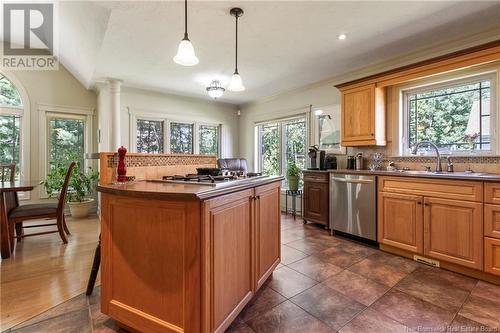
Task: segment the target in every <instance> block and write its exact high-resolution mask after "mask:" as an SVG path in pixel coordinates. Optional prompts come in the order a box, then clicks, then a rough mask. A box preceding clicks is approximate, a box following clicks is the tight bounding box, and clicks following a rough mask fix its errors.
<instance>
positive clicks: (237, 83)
mask: <svg viewBox="0 0 500 333" xmlns="http://www.w3.org/2000/svg"><path fill="white" fill-rule="evenodd" d="M227 90H230V91H244V90H245V86H244V85H243V80H242V79H241V76H240V74H238V73H234V74H233V76H231V81H230V82H229V86H228V87H227Z"/></svg>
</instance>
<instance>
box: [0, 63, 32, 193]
mask: <svg viewBox="0 0 500 333" xmlns="http://www.w3.org/2000/svg"><path fill="white" fill-rule="evenodd" d="M1 73H2V75H4V76H5V77H6V78H7V79H8V80H9V81H10V82H11V83H12V84H13V85H14V87H16V89H17V92H18V93H19V96H20V97H21V103H22V107H12V106H0V114H4V115H16V116H17V115H18V116H20V117H21V152H20V155H21V156H20V160H21V169H20V170H19V172H20V178H21V179H22V180H30V125H31V120H30V109H31V102H30V99H29V96H28V93H27V91H26V89H24V86H23V85H22V84H21V82H20V81H19V80H18V79H17V78H16V77H15V76H14V75H12V74H10V73H5V72H1ZM18 197H19V200H29V199H30V198H31V192H19V193H18Z"/></svg>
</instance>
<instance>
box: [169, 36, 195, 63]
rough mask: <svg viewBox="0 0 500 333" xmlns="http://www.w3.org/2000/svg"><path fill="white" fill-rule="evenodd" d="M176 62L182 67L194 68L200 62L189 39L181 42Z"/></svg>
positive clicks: (175, 58)
mask: <svg viewBox="0 0 500 333" xmlns="http://www.w3.org/2000/svg"><path fill="white" fill-rule="evenodd" d="M174 61H175V62H176V63H177V64H179V65H182V66H194V65H197V64H198V63H199V62H200V61H199V60H198V58H197V57H196V55H195V54H194V47H193V44H191V41H190V40H189V39H183V40H181V43H180V44H179V48H178V50H177V54H176V55H175V57H174Z"/></svg>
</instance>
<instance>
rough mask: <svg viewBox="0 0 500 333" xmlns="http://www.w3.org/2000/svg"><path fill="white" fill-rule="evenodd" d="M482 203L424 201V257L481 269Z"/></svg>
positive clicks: (433, 199) (445, 200) (428, 199)
mask: <svg viewBox="0 0 500 333" xmlns="http://www.w3.org/2000/svg"><path fill="white" fill-rule="evenodd" d="M482 206H483V205H482V203H478V202H466V201H457V200H447V199H436V198H425V200H424V254H425V255H428V256H429V257H433V258H436V259H441V260H444V261H448V262H451V263H455V264H459V265H463V266H467V267H471V268H476V269H482V267H483V218H482V208H483V207H482Z"/></svg>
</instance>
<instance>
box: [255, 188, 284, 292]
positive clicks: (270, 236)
mask: <svg viewBox="0 0 500 333" xmlns="http://www.w3.org/2000/svg"><path fill="white" fill-rule="evenodd" d="M280 215H281V212H280V186H279V183H273V184H269V185H264V186H260V187H256V188H255V251H256V255H255V260H256V263H255V274H256V277H255V282H256V287H255V289H256V290H257V289H259V288H260V287H261V286H262V285H263V284H264V282H265V281H266V279H267V278H268V277H269V275H271V273H272V272H273V270H274V269H275V268H276V266H278V264H279V262H280V252H281V247H280V230H281V228H280Z"/></svg>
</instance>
